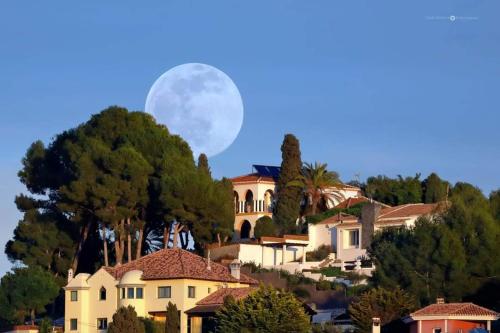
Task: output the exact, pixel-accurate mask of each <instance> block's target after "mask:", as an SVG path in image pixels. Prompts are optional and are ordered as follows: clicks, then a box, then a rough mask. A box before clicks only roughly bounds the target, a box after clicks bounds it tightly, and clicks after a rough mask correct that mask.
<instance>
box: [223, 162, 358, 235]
mask: <svg viewBox="0 0 500 333" xmlns="http://www.w3.org/2000/svg"><path fill="white" fill-rule="evenodd" d="M252 168H253V170H254V171H255V172H253V173H250V174H246V175H242V176H237V177H234V178H231V181H232V183H233V190H234V213H235V219H234V236H233V241H239V240H241V239H248V238H253V236H254V228H255V222H256V221H257V220H258V219H259V218H260V217H262V216H269V217H272V212H273V205H274V201H275V194H276V183H277V181H278V178H279V174H280V170H281V168H280V167H276V166H267V165H253V166H252ZM327 192H331V193H334V194H335V195H334V196H333V202H328V203H327V206H328V208H332V207H334V206H335V205H337V204H338V203H339V202H340V201H343V200H345V199H348V198H357V197H359V196H361V190H360V189H359V188H358V187H355V186H350V185H341V186H340V187H335V188H331V189H328V190H327Z"/></svg>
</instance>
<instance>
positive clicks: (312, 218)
mask: <svg viewBox="0 0 500 333" xmlns="http://www.w3.org/2000/svg"><path fill="white" fill-rule="evenodd" d="M365 204H366V202H360V203H358V204H356V205H352V206H351V207H349V208H332V209H329V210H327V211H324V212H322V213H319V214H316V215H309V216H307V217H306V220H307V223H312V224H316V223H318V222H321V221H323V220H326V219H327V218H329V217H332V216H334V215H337V214H338V213H344V214H349V215H353V216H357V217H361V209H362V208H363V205H365Z"/></svg>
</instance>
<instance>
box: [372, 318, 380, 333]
mask: <svg viewBox="0 0 500 333" xmlns="http://www.w3.org/2000/svg"><path fill="white" fill-rule="evenodd" d="M372 333H380V318H377V317H375V318H372Z"/></svg>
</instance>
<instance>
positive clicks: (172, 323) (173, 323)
mask: <svg viewBox="0 0 500 333" xmlns="http://www.w3.org/2000/svg"><path fill="white" fill-rule="evenodd" d="M179 328H180V325H179V311H178V310H177V306H176V305H175V304H173V303H172V302H168V305H167V322H166V323H165V333H179Z"/></svg>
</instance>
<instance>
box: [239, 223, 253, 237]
mask: <svg viewBox="0 0 500 333" xmlns="http://www.w3.org/2000/svg"><path fill="white" fill-rule="evenodd" d="M251 230H252V225H251V224H250V222H248V221H247V220H245V221H243V223H242V224H241V230H240V238H241V239H245V238H250V231H251Z"/></svg>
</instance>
